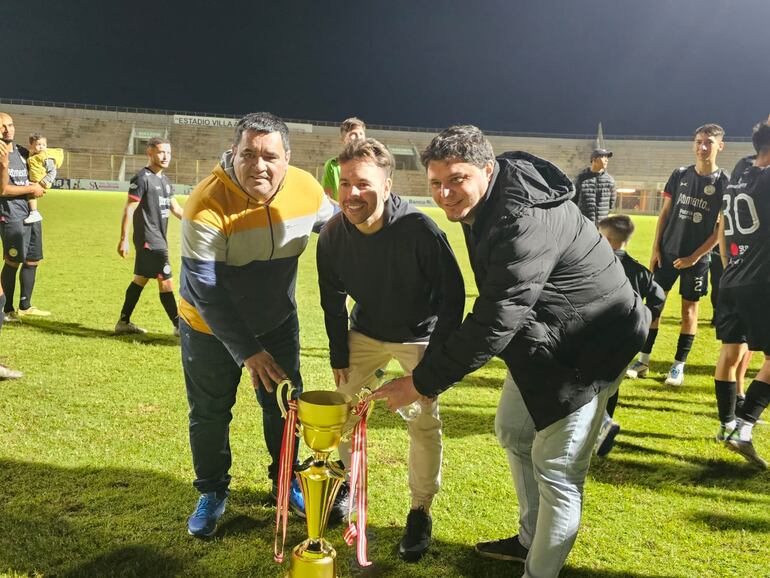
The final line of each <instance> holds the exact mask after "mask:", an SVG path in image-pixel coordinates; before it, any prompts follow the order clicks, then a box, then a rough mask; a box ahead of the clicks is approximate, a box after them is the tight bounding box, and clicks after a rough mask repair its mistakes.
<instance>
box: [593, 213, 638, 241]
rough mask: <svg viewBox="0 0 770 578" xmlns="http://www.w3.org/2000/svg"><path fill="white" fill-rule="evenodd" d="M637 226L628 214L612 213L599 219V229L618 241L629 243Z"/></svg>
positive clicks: (609, 237)
mask: <svg viewBox="0 0 770 578" xmlns="http://www.w3.org/2000/svg"><path fill="white" fill-rule="evenodd" d="M635 228H636V227H634V222H633V221H632V220H631V217H629V216H628V215H612V216H611V217H605V218H604V219H602V220H601V221H599V230H600V231H603V232H604V233H605V235H606V237H607V238H608V239H612V240H613V241H615V242H616V243H628V240H629V239H630V238H631V235H633V234H634V229H635Z"/></svg>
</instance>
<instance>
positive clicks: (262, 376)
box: [243, 351, 286, 393]
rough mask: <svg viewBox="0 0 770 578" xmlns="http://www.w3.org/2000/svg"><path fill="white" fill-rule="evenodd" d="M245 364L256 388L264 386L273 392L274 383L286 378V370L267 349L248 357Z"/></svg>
mask: <svg viewBox="0 0 770 578" xmlns="http://www.w3.org/2000/svg"><path fill="white" fill-rule="evenodd" d="M243 365H244V367H245V368H246V370H247V371H248V372H249V375H250V376H251V384H252V385H253V386H254V389H257V388H258V387H259V386H262V387H264V388H265V390H266V391H268V392H269V393H273V384H274V383H276V384H278V383H281V382H282V381H283V380H284V379H286V372H285V371H284V370H283V368H282V367H281V366H280V365H278V364H277V363H276V361H275V359H273V356H272V355H270V354H269V353H268V352H267V351H260V352H259V353H255V354H254V355H252V356H251V357H249V358H247V359H246V360H245V361H244V362H243Z"/></svg>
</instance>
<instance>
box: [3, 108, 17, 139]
mask: <svg viewBox="0 0 770 578" xmlns="http://www.w3.org/2000/svg"><path fill="white" fill-rule="evenodd" d="M15 135H16V127H14V126H13V118H11V115H10V114H8V113H7V112H0V138H2V139H3V141H4V142H6V143H9V144H10V143H12V142H13V137H14V136H15Z"/></svg>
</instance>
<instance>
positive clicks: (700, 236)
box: [628, 124, 728, 386]
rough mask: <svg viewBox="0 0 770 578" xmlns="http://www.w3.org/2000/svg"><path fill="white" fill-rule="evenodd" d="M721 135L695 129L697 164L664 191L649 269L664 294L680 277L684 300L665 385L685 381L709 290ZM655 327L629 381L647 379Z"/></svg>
mask: <svg viewBox="0 0 770 578" xmlns="http://www.w3.org/2000/svg"><path fill="white" fill-rule="evenodd" d="M724 134H725V131H724V129H722V127H721V126H719V125H717V124H706V125H703V126H701V127H699V128H698V129H697V130H696V131H695V138H694V140H693V149H694V152H695V164H694V165H690V166H688V167H680V168H678V169H676V170H675V171H674V172H673V173H672V174H671V177H669V179H668V182H667V183H666V187H665V189H663V196H664V200H663V207H662V208H661V210H660V214H659V215H658V225H657V227H656V229H655V240H654V242H653V246H652V259H651V260H650V270H651V271H652V272H653V274H654V278H655V282H656V283H658V284H659V285H660V286H661V287H663V290H664V291H666V294H668V292H669V291H670V290H671V287H672V286H673V285H674V282H675V281H676V279H677V277H679V278H680V282H679V294H680V295H681V296H682V325H681V329H680V333H679V341H678V343H677V346H676V355H675V356H674V363H673V364H672V365H671V369H670V370H669V372H668V375H667V376H666V385H677V386H678V385H682V383H683V382H684V364H685V362H686V361H687V355H688V354H689V353H690V349H692V344H693V341H694V340H695V332H696V331H697V329H698V300H699V299H700V298H701V297H702V296H704V295H706V293H707V292H708V268H709V252H710V251H711V249H713V248H714V246H715V245H716V244H717V241H718V236H717V235H718V231H717V227H716V225H717V222H718V220H719V213H720V208H721V206H722V194H723V193H724V190H725V188H726V187H727V183H728V176H727V175H726V174H725V173H724V171H722V170H721V169H720V168H719V167H718V166H717V164H716V159H717V155H718V154H719V151H721V150H722V149H723V148H724V142H723V140H722V139H723V137H724ZM659 323H660V317H658V318H657V319H654V320H653V322H652V325H651V326H650V332H649V334H648V336H647V342H646V343H645V344H644V348H643V349H642V353H641V355H640V356H639V360H638V361H637V362H636V363H634V365H633V366H632V367H631V368H630V370H629V372H628V376H629V377H644V376H646V375H647V371H648V370H649V365H650V352H651V351H652V347H653V345H654V344H655V339H656V337H657V335H658V325H659Z"/></svg>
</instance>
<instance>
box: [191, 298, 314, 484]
mask: <svg viewBox="0 0 770 578" xmlns="http://www.w3.org/2000/svg"><path fill="white" fill-rule="evenodd" d="M179 332H180V337H181V345H182V368H183V369H184V379H185V385H186V386H187V403H188V404H189V406H190V413H189V427H190V449H191V450H192V458H193V468H194V469H195V481H194V482H193V486H195V488H196V489H197V490H198V491H199V492H201V493H207V492H218V493H220V494H221V493H226V492H227V491H228V486H229V485H230V473H229V471H230V465H231V464H232V455H231V453H230V421H231V420H232V419H233V414H232V408H233V406H234V405H235V394H236V391H237V389H238V383H239V382H240V380H241V366H239V365H237V364H236V363H235V361H234V360H233V358H232V356H231V355H230V353H229V352H228V351H227V349H226V348H225V346H224V345H223V344H222V342H221V341H219V339H217V338H216V337H214V336H213V335H209V334H207V333H201V332H200V331H195V330H194V329H192V328H191V327H190V326H189V325H188V324H187V323H185V322H184V321H182V320H180V321H179ZM259 340H260V342H261V343H262V346H263V347H264V348H265V350H266V351H267V352H269V353H270V354H271V355H272V356H273V357H274V358H275V360H276V362H277V363H278V365H280V366H281V367H282V368H283V370H284V371H285V372H286V375H287V376H288V377H289V379H290V380H291V381H292V383H293V384H294V387H295V388H297V391H296V393H295V396H298V395H299V394H300V393H301V392H302V377H301V375H300V372H299V322H298V320H297V315H296V313H295V314H294V315H292V316H291V317H289V319H287V320H286V321H285V322H283V323H282V324H281V325H279V326H278V327H276V328H275V329H273V330H271V331H269V332H267V333H265V334H263V335H260V336H259ZM256 393H257V400H258V401H259V405H260V406H261V407H262V424H263V426H262V427H263V435H264V438H265V445H266V446H267V451H268V452H269V453H270V458H271V463H270V465H269V466H268V468H267V475H268V477H269V478H270V479H271V480H276V479H277V478H278V464H279V459H280V452H281V438H282V436H283V425H284V419H283V418H282V417H281V410H280V408H279V407H278V403H277V400H276V395H275V389H274V392H273V393H268V392H267V391H265V390H264V389H263V388H262V387H260V388H258V389H257V392H256ZM296 447H297V446H295V453H294V461H295V464H296V460H297V454H296Z"/></svg>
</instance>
